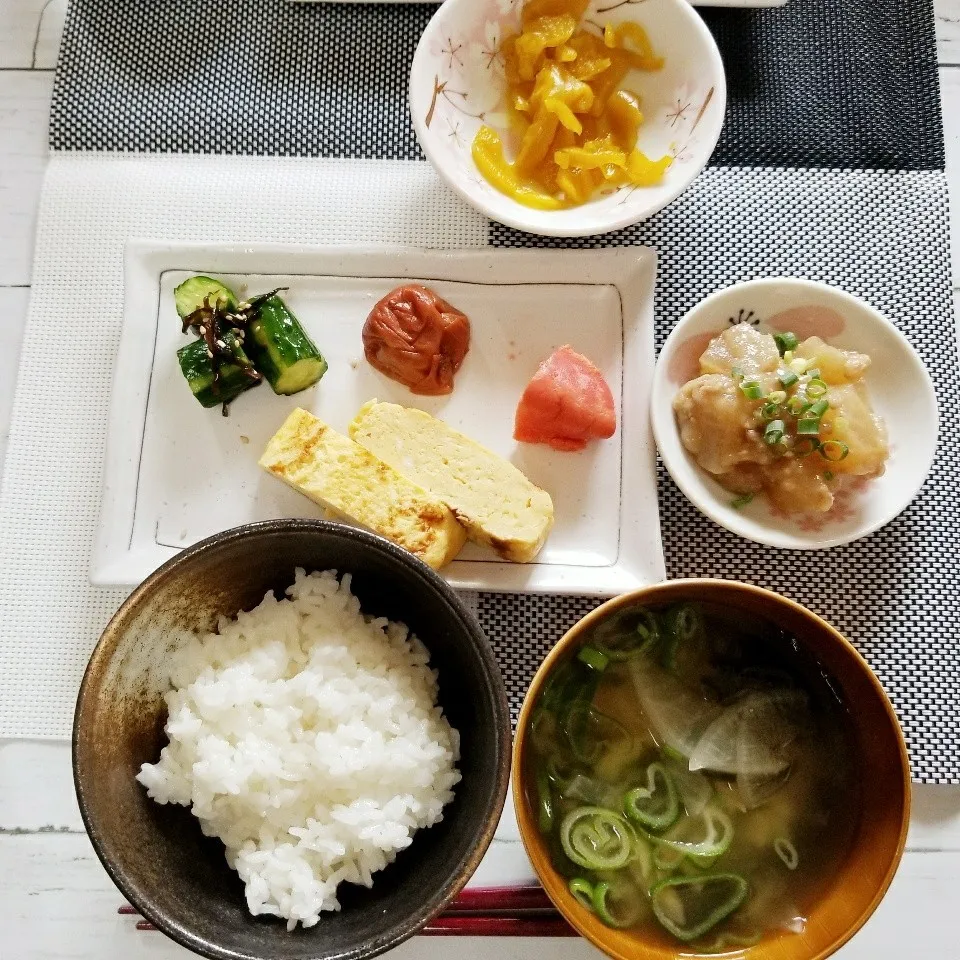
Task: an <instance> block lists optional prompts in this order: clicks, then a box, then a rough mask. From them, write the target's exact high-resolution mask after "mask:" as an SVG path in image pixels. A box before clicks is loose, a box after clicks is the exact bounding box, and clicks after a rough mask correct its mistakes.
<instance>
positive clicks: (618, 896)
mask: <svg viewBox="0 0 960 960" xmlns="http://www.w3.org/2000/svg"><path fill="white" fill-rule="evenodd" d="M643 906H644V893H643V892H641V890H639V889H637V887H636V886H634V884H632V883H630V882H629V881H624V880H621V879H616V880H612V881H606V880H601V881H600V882H599V883H598V884H597V885H596V886H595V887H594V888H593V909H594V912H595V913H596V914H597V916H598V917H599V918H600V919H601V920H602V921H603V922H604V923H605V924H606V925H607V926H608V927H614V928H617V929H622V928H623V927H632V926H633V925H634V924H635V923H636V922H637V921H638V920H639V919H640V917H641V916H643Z"/></svg>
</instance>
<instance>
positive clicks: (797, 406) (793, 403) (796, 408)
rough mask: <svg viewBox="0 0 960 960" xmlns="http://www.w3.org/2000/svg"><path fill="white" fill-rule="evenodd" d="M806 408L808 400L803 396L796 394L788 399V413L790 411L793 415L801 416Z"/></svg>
mask: <svg viewBox="0 0 960 960" xmlns="http://www.w3.org/2000/svg"><path fill="white" fill-rule="evenodd" d="M794 376H796V374H794ZM806 409H807V401H806V400H804V399H803V397H800V396H797V394H794V395H793V396H792V397H791V398H790V399H789V400H788V401H787V413H789V414H790V416H791V417H799V416H800V414H801V413H803V411H804V410H806Z"/></svg>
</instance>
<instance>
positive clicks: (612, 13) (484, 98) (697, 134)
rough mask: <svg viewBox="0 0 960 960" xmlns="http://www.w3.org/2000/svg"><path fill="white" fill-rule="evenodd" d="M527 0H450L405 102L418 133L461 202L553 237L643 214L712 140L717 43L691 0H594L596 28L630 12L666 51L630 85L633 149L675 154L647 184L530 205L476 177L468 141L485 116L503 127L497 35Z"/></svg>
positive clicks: (717, 95) (673, 192)
mask: <svg viewBox="0 0 960 960" xmlns="http://www.w3.org/2000/svg"><path fill="white" fill-rule="evenodd" d="M522 4H523V0H446V2H445V3H443V4H442V5H441V6H440V8H439V9H438V10H437V12H436V13H435V14H434V16H433V19H432V20H431V21H430V23H429V24H428V25H427V28H426V30H424V32H423V36H422V37H421V38H420V43H419V44H418V46H417V51H416V53H415V54H414V57H413V66H412V68H411V71H410V110H411V113H412V116H413V125H414V128H415V129H416V131H417V139H418V140H419V141H420V146H421V147H422V148H423V152H424V153H425V154H426V155H427V159H429V160H430V162H431V163H432V164H433V166H434V168H435V169H436V170H437V172H438V173H439V174H440V176H441V177H442V178H443V179H444V180H445V181H446V182H447V184H449V185H450V186H451V187H452V188H453V189H454V190H455V191H456V192H457V193H458V194H459V195H460V196H461V197H463V199H464V200H466V201H467V202H468V203H470V204H472V205H473V206H474V207H476V208H477V209H478V210H480V211H482V212H483V213H485V214H486V215H487V216H488V217H491V218H493V219H494V220H499V221H500V222H501V223H505V224H507V225H508V226H511V227H516V228H517V229H518V230H526V231H528V232H530V233H540V234H545V235H547V236H555V237H579V236H587V235H590V234H598V233H606V232H607V231H610V230H617V229H619V228H621V227H625V226H628V225H630V224H632V223H637V222H638V221H640V220H644V219H646V218H647V217H649V216H651V215H652V214H654V213H656V212H657V211H658V210H660V209H661V208H663V207H665V206H666V205H667V204H668V203H670V201H671V200H674V199H676V197H677V196H678V195H679V194H680V193H681V192H682V191H683V190H684V189H685V188H686V187H687V186H688V185H689V184H690V183H691V182H692V181H693V179H694V178H695V177H696V176H697V174H698V173H699V172H700V171H701V170H702V169H703V167H704V166H705V165H706V163H707V160H709V158H710V155H711V154H712V153H713V148H714V147H715V146H716V143H717V138H718V137H719V136H720V129H721V127H722V126H723V114H724V108H725V106H726V97H727V93H726V81H725V78H724V73H723V63H722V62H721V60H720V53H719V51H718V50H717V45H716V43H715V42H714V40H713V37H712V36H711V34H710V31H709V30H708V29H707V27H706V25H705V24H704V22H703V21H702V20H701V19H700V16H699V15H698V14H697V13H696V11H695V10H694V9H693V8H692V7H691V6H690V5H689V4H688V3H687V2H686V0H642V2H632V0H625V2H621V3H611V2H610V0H591V3H590V6H589V7H588V8H587V12H586V14H585V19H587V20H590V21H591V22H592V24H594V25H595V28H596V27H597V26H598V27H599V28H601V29H602V27H603V26H604V25H605V24H607V23H620V22H622V21H625V20H633V21H635V22H637V23H640V24H641V25H642V26H643V27H644V28H645V29H646V31H647V33H648V34H649V36H650V40H651V43H652V44H653V47H654V49H655V50H656V51H657V53H658V54H659V55H660V56H662V57H664V59H665V64H664V66H663V68H662V69H661V70H658V71H653V72H643V71H633V72H632V73H631V74H629V75H628V76H627V79H626V81H625V85H627V86H629V87H630V89H632V90H634V91H635V92H636V93H638V94H639V95H640V99H641V106H642V108H643V113H644V118H645V119H644V123H643V125H642V127H641V129H640V137H639V140H638V146H639V147H640V149H642V150H643V151H644V152H645V153H646V154H647V155H648V156H650V157H653V158H657V157H661V156H663V155H664V154H665V153H669V154H671V155H672V156H673V157H674V162H673V164H672V165H671V166H670V168H669V170H668V171H667V173H666V175H665V177H664V179H663V182H662V183H661V184H658V185H657V186H653V187H622V188H621V189H620V190H618V191H617V192H615V193H613V194H611V195H609V196H606V197H601V198H599V199H596V200H593V201H591V202H590V203H587V204H583V205H581V206H578V207H572V208H570V209H568V210H534V209H532V208H530V207H526V206H523V205H522V204H520V203H517V201H516V200H513V199H511V198H510V197H508V196H506V195H505V194H503V193H500V192H499V191H498V190H496V189H495V188H494V187H493V186H491V185H490V184H489V183H487V181H486V180H485V179H484V178H483V177H482V176H481V175H480V172H479V171H478V170H477V168H476V166H475V164H474V162H473V158H472V157H471V152H470V149H471V145H472V143H473V138H474V135H475V134H476V132H477V130H478V129H479V128H480V126H481V125H482V124H483V123H487V124H489V125H490V126H492V127H494V128H495V129H498V130H499V131H501V132H502V131H504V130H505V129H506V123H507V121H506V114H505V112H504V107H505V103H506V80H505V78H504V75H503V58H502V56H501V55H500V53H499V49H500V43H501V40H502V38H503V37H504V36H506V35H507V34H508V33H511V32H516V31H517V30H518V28H519V23H520V10H521V8H522Z"/></svg>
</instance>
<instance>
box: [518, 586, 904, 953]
mask: <svg viewBox="0 0 960 960" xmlns="http://www.w3.org/2000/svg"><path fill="white" fill-rule="evenodd" d="M701 586H708V587H718V586H719V587H722V588H723V589H726V590H732V591H734V592H740V591H742V592H745V593H748V594H753V595H755V596H759V597H763V598H765V599H767V600H773V601H774V602H776V603H779V604H782V605H783V606H785V607H787V608H788V609H790V610H791V611H792V612H793V613H795V614H797V615H799V616H802V617H806V618H811V619H812V620H813V621H814V622H815V623H816V624H817V626H818V627H820V628H821V629H822V630H824V631H825V632H826V633H827V634H829V635H830V636H831V638H832V640H833V641H835V642H837V643H839V644H840V645H841V646H842V647H843V648H844V649H845V651H846V652H847V653H848V654H850V655H852V657H853V658H854V662H855V663H856V664H857V666H858V667H859V668H860V673H862V674H864V675H865V676H866V677H867V678H868V679H869V682H870V685H871V687H872V688H873V690H874V692H875V693H876V694H878V696H879V697H880V701H881V703H882V704H883V708H884V712H885V713H886V715H887V717H888V719H889V720H890V721H891V723H892V724H893V728H894V730H895V731H897V732H898V736H897V746H898V754H899V758H900V766H901V771H902V773H903V798H904V808H903V815H902V817H901V823H900V831H899V834H898V836H897V843H896V849H895V852H894V856H893V858H892V860H891V863H890V866H889V867H888V868H887V870H886V872H885V874H884V877H883V880H882V881H881V883H880V885H879V887H878V889H877V892H876V893H875V894H874V896H873V897H872V898H871V900H870V902H869V904H867V906H866V907H865V909H864V911H863V913H862V914H861V915H860V916H859V917H858V918H857V920H856V922H855V923H853V924H852V925H851V926H850V927H849V929H847V930H846V931H844V933H843V934H842V935H841V936H840V937H839V938H837V939H836V940H834V942H833V943H832V944H831V945H830V946H828V947H827V948H825V949H824V950H821V951H819V952H817V953H816V954H812V955H811V956H810V957H809V958H807V960H826V958H827V957H829V956H832V955H833V954H834V953H835V952H836V951H837V950H839V949H840V948H841V947H842V946H843V945H844V944H846V943H848V942H849V941H850V940H851V938H852V937H853V936H854V935H855V934H856V933H857V932H858V931H859V930H860V929H861V928H862V927H863V925H864V924H865V923H866V922H867V921H868V920H869V919H870V918H871V917H872V916H873V914H874V913H875V911H876V909H877V907H878V906H879V905H880V902H881V901H882V900H883V898H884V897H885V896H886V893H887V891H888V890H889V888H890V884H891V883H892V882H893V878H894V876H895V875H896V873H897V870H898V869H899V868H900V863H901V861H902V859H903V852H904V850H905V848H906V843H907V833H908V830H909V827H910V811H911V805H912V779H911V772H910V756H909V753H908V752H907V746H906V741H905V739H904V736H903V728H902V727H901V725H900V721H899V718H898V717H897V713H896V710H895V709H894V707H893V704H892V703H891V701H890V698H889V697H888V696H887V693H886V691H885V690H884V689H883V685H882V684H881V683H880V681H879V679H878V678H877V676H876V674H875V673H874V672H873V670H872V669H871V667H870V665H869V664H868V663H867V661H866V660H865V659H864V657H863V655H862V654H861V653H860V651H859V650H857V648H856V647H855V646H854V645H853V643H851V642H850V641H849V640H848V639H847V638H846V637H845V636H844V635H843V634H842V633H840V631H839V630H837V629H836V627H834V626H832V625H831V624H830V623H829V622H828V621H826V620H824V619H823V617H821V616H820V615H819V614H816V613H814V612H813V611H812V610H810V609H809V608H807V607H805V606H803V604H801V603H797V601H795V600H791V599H790V598H789V597H785V596H783V595H782V594H779V593H776V592H775V591H773V590H767V589H766V588H765V587H758V586H756V585H755V584H752V583H745V582H743V581H740V580H726V579H723V578H719V577H686V578H683V579H677V580H665V581H664V582H663V583H658V584H654V585H652V586H649V587H641V588H640V589H638V590H633V591H631V592H630V593H625V594H621V595H620V596H619V597H613V598H612V599H610V600H607V601H606V602H605V603H603V604H601V605H600V606H599V607H596V608H594V609H593V610H591V611H590V612H589V613H588V614H586V615H585V616H584V617H582V618H581V619H580V620H578V621H577V622H576V623H575V624H574V625H573V626H572V627H571V628H570V629H569V630H568V631H567V632H566V633H565V634H564V635H563V636H562V637H561V638H560V639H559V640H558V641H557V642H556V643H555V644H554V645H553V647H552V648H551V649H550V651H549V652H548V653H547V655H546V656H545V657H544V659H543V660H542V661H541V663H540V666H539V667H537V671H536V673H535V674H534V676H533V679H532V680H531V681H530V684H529V686H528V687H527V692H526V693H525V694H524V698H523V704H522V706H521V708H520V713H519V715H518V717H517V724H516V728H515V732H514V737H513V751H512V756H511V770H510V784H511V789H510V793H511V798H512V801H513V805H514V812H515V814H516V818H517V824H518V826H519V828H520V830H519V832H520V839H521V840H522V841H523V848H524V850H525V851H526V853H527V856H528V857H529V859H530V862H531V863H532V864H533V869H534V872H535V873H536V875H537V877H538V879H539V880H540V881H541V885H542V886H543V887H544V890H545V891H546V892H547V895H548V896H549V897H550V900H551V902H552V903H553V904H554V906H555V907H556V908H557V909H558V910H559V911H560V913H561V914H562V915H563V917H564V918H565V919H566V921H567V922H568V923H569V924H570V925H571V926H572V927H573V928H574V929H575V930H576V931H577V932H578V933H579V934H580V935H581V936H582V937H584V938H585V939H586V940H588V941H589V942H590V943H591V944H593V946H595V947H596V948H597V949H598V950H601V951H602V952H603V953H605V954H607V955H608V956H610V957H614V958H616V960H636V955H629V956H628V955H626V954H621V953H619V952H614V951H612V950H610V949H609V948H608V945H606V944H605V943H604V942H603V941H602V940H601V938H600V937H598V936H596V935H595V933H594V931H593V928H592V926H591V925H588V924H584V923H582V922H581V919H580V917H579V916H578V915H577V913H576V912H574V911H573V910H570V909H568V908H569V907H570V904H568V903H567V902H566V900H558V899H556V898H554V897H553V895H552V894H551V891H550V890H549V889H548V888H547V886H546V884H543V878H542V877H541V875H540V871H539V870H538V868H537V862H536V859H537V858H535V852H536V851H535V848H534V845H533V843H532V842H530V841H528V836H529V835H530V834H532V833H533V832H534V831H535V829H536V827H535V825H534V823H533V820H532V817H531V816H528V810H527V805H526V804H525V802H524V800H523V796H522V794H523V786H522V784H521V782H520V772H519V771H520V767H521V754H522V752H523V750H524V748H525V746H526V743H527V734H528V730H529V722H530V715H531V713H532V711H533V707H534V704H535V702H536V700H537V697H538V696H539V693H540V691H541V690H542V688H543V685H544V683H545V682H546V680H547V678H548V677H549V675H550V673H551V672H552V670H553V669H554V666H555V665H556V663H557V661H558V660H560V659H562V658H563V656H564V655H565V654H566V653H567V651H568V649H569V648H570V647H571V646H573V645H574V644H575V643H576V642H577V641H578V640H579V639H580V638H582V637H583V635H584V632H585V631H586V630H587V629H588V628H589V627H590V626H591V625H592V624H593V623H595V622H596V621H597V620H599V619H600V618H602V617H605V616H607V615H609V614H611V613H614V612H615V611H617V610H619V609H621V608H622V607H626V606H629V605H631V604H633V603H637V602H653V603H657V602H659V601H660V600H661V599H669V598H670V596H671V595H672V594H680V595H682V594H683V592H684V591H687V590H691V589H695V588H698V587H701ZM748 949H749V948H748ZM746 957H747V958H748V960H749V957H750V953H749V952H748V953H747V954H746Z"/></svg>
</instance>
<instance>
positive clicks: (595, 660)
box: [577, 644, 610, 673]
mask: <svg viewBox="0 0 960 960" xmlns="http://www.w3.org/2000/svg"><path fill="white" fill-rule="evenodd" d="M577 659H578V660H579V661H580V662H581V663H585V664H586V665H587V666H588V667H590V669H591V670H596V671H597V672H598V673H603V671H604V670H606V669H607V664H608V663H609V662H610V658H609V657H608V656H607V655H606V654H605V653H604V652H603V651H602V650H598V649H597V648H596V647H591V646H590V645H589V644H587V646H585V647H581V648H580V650H579V651H577Z"/></svg>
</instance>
